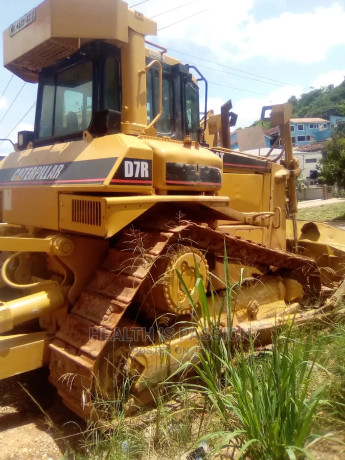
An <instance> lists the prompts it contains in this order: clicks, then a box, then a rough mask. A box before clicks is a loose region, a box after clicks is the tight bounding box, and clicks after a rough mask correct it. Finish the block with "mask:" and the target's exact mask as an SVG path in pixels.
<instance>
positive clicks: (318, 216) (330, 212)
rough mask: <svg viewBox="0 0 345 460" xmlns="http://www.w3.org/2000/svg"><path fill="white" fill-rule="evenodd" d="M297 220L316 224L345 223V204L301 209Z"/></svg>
mask: <svg viewBox="0 0 345 460" xmlns="http://www.w3.org/2000/svg"><path fill="white" fill-rule="evenodd" d="M297 219H299V220H310V221H314V222H336V221H342V220H344V221H345V202H344V203H343V202H342V203H335V204H324V205H320V206H315V207H311V208H303V209H299V211H298V213H297Z"/></svg>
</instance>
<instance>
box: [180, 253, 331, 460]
mask: <svg viewBox="0 0 345 460" xmlns="http://www.w3.org/2000/svg"><path fill="white" fill-rule="evenodd" d="M224 265H225V267H226V266H227V257H226V254H225V264H224ZM225 275H226V276H227V273H225ZM180 282H181V283H182V284H183V280H182V279H180ZM196 287H197V289H198V293H199V302H200V306H201V313H202V315H201V321H200V322H201V324H200V325H201V326H203V327H205V326H207V328H208V329H209V330H210V331H213V330H215V329H217V328H218V327H219V317H220V313H219V312H216V310H215V307H214V299H212V300H213V301H212V302H211V308H210V309H209V308H208V307H207V299H206V293H205V290H204V286H203V284H202V282H199V283H198V282H197V284H196ZM185 291H186V293H187V294H188V292H187V290H186V289H185ZM231 294H232V288H229V284H228V283H227V293H226V296H225V298H226V299H228V300H227V301H226V302H225V304H224V305H223V307H224V309H225V313H226V315H227V317H228V325H230V328H231V314H232V313H231ZM190 301H191V303H193V300H192V299H190ZM212 313H213V315H212ZM228 330H229V326H228ZM286 332H287V333H286V334H285V335H282V334H280V335H278V333H277V334H276V335H275V336H274V337H273V348H272V351H266V352H262V353H261V357H260V358H258V357H257V354H256V352H255V350H254V337H249V338H248V343H247V344H246V346H247V348H246V349H244V346H243V343H240V344H232V343H231V341H230V335H229V337H227V339H226V338H224V337H223V336H222V335H217V336H214V335H213V334H212V333H211V334H210V335H209V337H208V340H201V351H200V352H199V362H197V363H193V364H192V365H193V367H194V369H195V372H196V374H197V376H198V379H199V380H200V381H201V383H199V382H198V383H197V384H195V383H194V381H192V382H188V383H187V387H188V386H191V387H192V388H193V389H197V390H199V391H200V392H201V393H202V394H204V396H205V399H206V400H208V401H209V403H210V405H211V407H212V410H214V411H216V412H217V413H218V414H219V416H220V418H221V419H222V420H223V423H224V425H225V427H226V429H225V430H223V431H221V432H215V433H211V434H209V435H208V436H206V437H204V438H203V439H204V440H205V439H207V440H208V441H209V440H213V441H214V440H215V439H218V444H219V449H220V448H221V447H222V446H224V445H226V446H228V447H231V448H233V449H237V456H238V458H245V457H247V456H249V458H252V459H267V460H268V459H269V460H282V459H285V458H286V459H296V458H301V456H302V457H306V456H309V453H308V451H307V450H306V448H305V447H306V445H307V443H308V439H309V436H310V434H311V429H312V424H313V421H314V418H315V416H316V413H317V410H318V408H319V405H320V402H321V398H322V396H323V393H324V392H325V385H321V386H319V387H318V388H316V389H314V390H313V391H312V388H311V383H312V380H313V375H314V372H315V368H316V367H317V366H318V364H317V363H316V358H317V354H318V349H317V348H315V345H314V342H313V331H312V328H311V329H310V331H309V332H308V333H307V334H306V332H305V331H300V332H299V334H298V335H296V333H295V332H294V330H293V324H292V325H290V327H289V328H288V329H287V331H286ZM233 345H235V346H233ZM182 367H185V365H184V366H182ZM234 416H235V417H234ZM234 418H235V420H236V422H235V423H234ZM229 422H230V423H229Z"/></svg>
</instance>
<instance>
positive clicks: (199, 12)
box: [158, 8, 208, 31]
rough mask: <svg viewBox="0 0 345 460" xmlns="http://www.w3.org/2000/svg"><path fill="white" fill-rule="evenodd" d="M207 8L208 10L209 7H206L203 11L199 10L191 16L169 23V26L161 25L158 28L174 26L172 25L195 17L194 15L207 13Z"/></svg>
mask: <svg viewBox="0 0 345 460" xmlns="http://www.w3.org/2000/svg"><path fill="white" fill-rule="evenodd" d="M207 10H208V8H206V9H205V10H202V11H198V12H197V13H194V14H191V15H190V16H187V17H186V18H183V19H180V20H179V21H175V22H173V23H172V24H169V25H167V26H164V27H161V28H160V29H158V31H160V30H163V29H167V28H168V27H172V26H174V25H176V24H179V23H180V22H183V21H187V19H190V18H193V17H194V16H196V15H198V14H201V13H205V11H207Z"/></svg>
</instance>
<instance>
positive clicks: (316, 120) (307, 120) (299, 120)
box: [290, 118, 329, 123]
mask: <svg viewBox="0 0 345 460" xmlns="http://www.w3.org/2000/svg"><path fill="white" fill-rule="evenodd" d="M290 121H291V122H292V123H329V120H324V119H323V118H291V119H290Z"/></svg>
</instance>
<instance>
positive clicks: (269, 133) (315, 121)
mask: <svg viewBox="0 0 345 460" xmlns="http://www.w3.org/2000/svg"><path fill="white" fill-rule="evenodd" d="M338 118H339V117H338ZM344 118H345V117H344ZM290 126H291V138H292V144H293V145H294V146H302V145H308V144H314V143H316V142H320V141H324V140H325V139H328V138H330V137H331V136H332V126H331V122H330V121H329V120H325V119H323V118H291V120H290ZM264 134H265V142H266V146H267V147H272V145H273V144H274V143H275V141H276V139H277V137H278V136H279V128H278V127H275V128H270V129H266V130H265V131H264ZM279 145H281V143H279Z"/></svg>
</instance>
